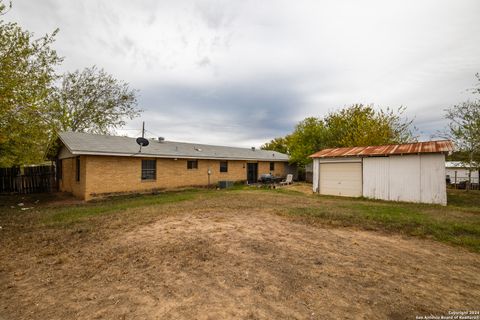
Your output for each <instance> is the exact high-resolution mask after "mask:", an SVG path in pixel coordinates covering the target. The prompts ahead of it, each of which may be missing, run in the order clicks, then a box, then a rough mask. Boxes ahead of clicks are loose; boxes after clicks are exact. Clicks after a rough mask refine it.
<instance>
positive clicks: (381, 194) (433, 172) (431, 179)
mask: <svg viewBox="0 0 480 320" xmlns="http://www.w3.org/2000/svg"><path fill="white" fill-rule="evenodd" d="M444 166H445V156H444V155H443V154H421V155H405V156H390V157H366V158H364V159H363V196H364V197H367V198H373V199H383V200H392V201H407V202H422V203H436V204H442V205H446V204H447V193H446V183H445V167H444Z"/></svg>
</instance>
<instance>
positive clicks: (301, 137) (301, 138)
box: [288, 117, 330, 167]
mask: <svg viewBox="0 0 480 320" xmlns="http://www.w3.org/2000/svg"><path fill="white" fill-rule="evenodd" d="M288 141H289V150H290V162H292V163H295V164H297V165H299V166H300V167H303V166H305V165H306V164H307V163H309V162H310V159H309V158H308V156H309V155H311V154H312V153H315V152H317V151H318V150H320V149H324V148H327V147H329V146H330V145H329V141H330V134H329V131H328V129H327V127H326V126H325V122H324V120H322V119H318V118H315V117H309V118H306V119H304V120H302V121H300V122H299V123H298V124H297V125H296V126H295V130H294V131H293V133H292V134H291V135H290V139H289V140H288Z"/></svg>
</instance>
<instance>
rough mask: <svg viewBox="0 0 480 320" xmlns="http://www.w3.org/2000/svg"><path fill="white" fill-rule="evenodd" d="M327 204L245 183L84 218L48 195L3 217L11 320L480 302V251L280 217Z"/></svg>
mask: <svg viewBox="0 0 480 320" xmlns="http://www.w3.org/2000/svg"><path fill="white" fill-rule="evenodd" d="M157 197H161V196H157ZM300 200H301V201H300ZM299 201H300V202H301V203H300V204H298V202H299ZM315 201H317V200H315V199H312V198H311V197H308V196H304V195H302V196H299V195H289V194H282V193H277V192H266V191H256V192H249V191H236V192H224V193H223V192H222V193H217V194H211V193H206V194H202V193H200V194H194V195H193V196H192V198H185V199H182V200H179V201H172V202H166V203H160V204H148V205H138V206H132V207H125V208H123V207H122V208H121V209H119V210H118V211H116V212H107V213H105V212H103V211H102V213H101V214H98V215H94V216H87V217H82V218H79V219H78V220H75V221H71V220H68V219H66V220H65V218H62V219H63V220H62V219H60V218H59V217H60V216H61V215H59V213H58V212H57V211H56V210H60V209H57V208H56V207H51V206H49V205H48V204H46V205H45V206H43V207H42V205H40V206H39V207H38V208H37V209H32V210H26V211H22V212H17V211H18V210H17V211H15V213H11V214H10V215H9V216H8V217H7V216H6V214H5V213H3V214H2V216H1V219H0V222H1V223H2V229H1V230H0V241H1V242H0V244H1V247H0V254H1V258H0V259H1V264H0V319H415V316H420V315H430V314H434V315H440V314H447V312H448V311H449V310H456V311H458V310H479V308H480V255H479V254H478V253H475V252H470V251H467V250H466V249H464V248H459V247H454V246H451V245H447V244H442V243H440V242H436V241H433V240H425V239H419V238H415V237H407V236H402V235H395V234H386V233H382V232H378V231H375V232H374V231H365V230H358V229H355V228H352V227H347V228H345V227H335V228H333V227H326V226H320V225H311V224H308V223H306V222H305V221H304V220H302V219H297V218H291V217H288V216H285V215H280V214H278V212H277V208H279V207H280V208H282V207H288V206H292V203H297V205H303V206H304V205H308V204H309V203H310V202H315ZM27 205H28V204H27ZM115 205H118V203H116V204H115ZM57 206H58V204H57ZM71 206H72V207H71V208H72V212H77V211H75V210H80V209H81V210H83V209H82V208H80V209H79V205H71ZM80 207H81V205H80ZM92 208H98V206H93V207H92ZM12 210H13V209H12ZM61 210H66V209H65V208H62V209H61ZM67 210H68V208H67ZM95 210H97V209H95ZM98 210H99V209H98ZM99 211H101V210H99ZM62 212H63V211H62ZM82 212H83V211H82ZM77 213H78V212H77ZM62 214H63V213H62ZM61 217H64V216H61ZM59 221H60V222H59Z"/></svg>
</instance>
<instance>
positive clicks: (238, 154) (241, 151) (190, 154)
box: [60, 132, 288, 161]
mask: <svg viewBox="0 0 480 320" xmlns="http://www.w3.org/2000/svg"><path fill="white" fill-rule="evenodd" d="M60 140H61V141H62V142H63V144H64V145H65V147H66V148H67V149H68V151H69V152H70V153H71V154H72V155H110V156H132V157H156V158H190V159H225V160H264V161H288V155H286V154H283V153H280V152H276V151H267V150H258V149H255V150H252V149H248V148H235V147H223V146H212V145H206V144H197V143H185V142H174V141H163V142H159V141H158V140H154V139H151V140H149V142H150V143H149V145H148V146H146V147H142V149H141V151H140V152H139V150H140V147H139V145H138V144H137V143H136V141H135V140H136V139H135V138H129V137H119V136H108V135H99V134H90V133H79V132H62V133H60Z"/></svg>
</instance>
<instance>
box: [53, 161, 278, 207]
mask: <svg viewBox="0 0 480 320" xmlns="http://www.w3.org/2000/svg"><path fill="white" fill-rule="evenodd" d="M143 159H153V158H143ZM80 161H81V178H80V182H77V181H75V158H68V159H63V161H62V167H63V179H62V181H61V183H60V190H61V191H67V192H72V193H73V194H74V195H75V196H77V197H79V198H81V199H85V200H89V199H91V198H94V197H96V196H102V195H106V194H114V193H126V192H142V191H149V190H155V189H171V188H178V187H186V186H206V185H208V183H209V176H208V169H210V171H211V175H210V184H211V185H215V184H217V183H218V181H221V180H228V181H243V180H246V178H247V173H246V170H247V169H246V161H239V160H235V161H234V160H231V161H228V172H220V161H219V160H198V168H197V169H187V160H186V159H178V160H174V159H160V158H157V159H156V161H157V167H156V168H157V177H156V179H155V180H142V179H141V168H142V158H137V157H113V156H81V159H80ZM258 163H259V165H258V174H259V175H260V174H262V173H270V172H272V173H273V174H274V175H275V176H284V173H285V165H286V163H283V162H275V170H274V171H270V162H265V161H259V162H258Z"/></svg>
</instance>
